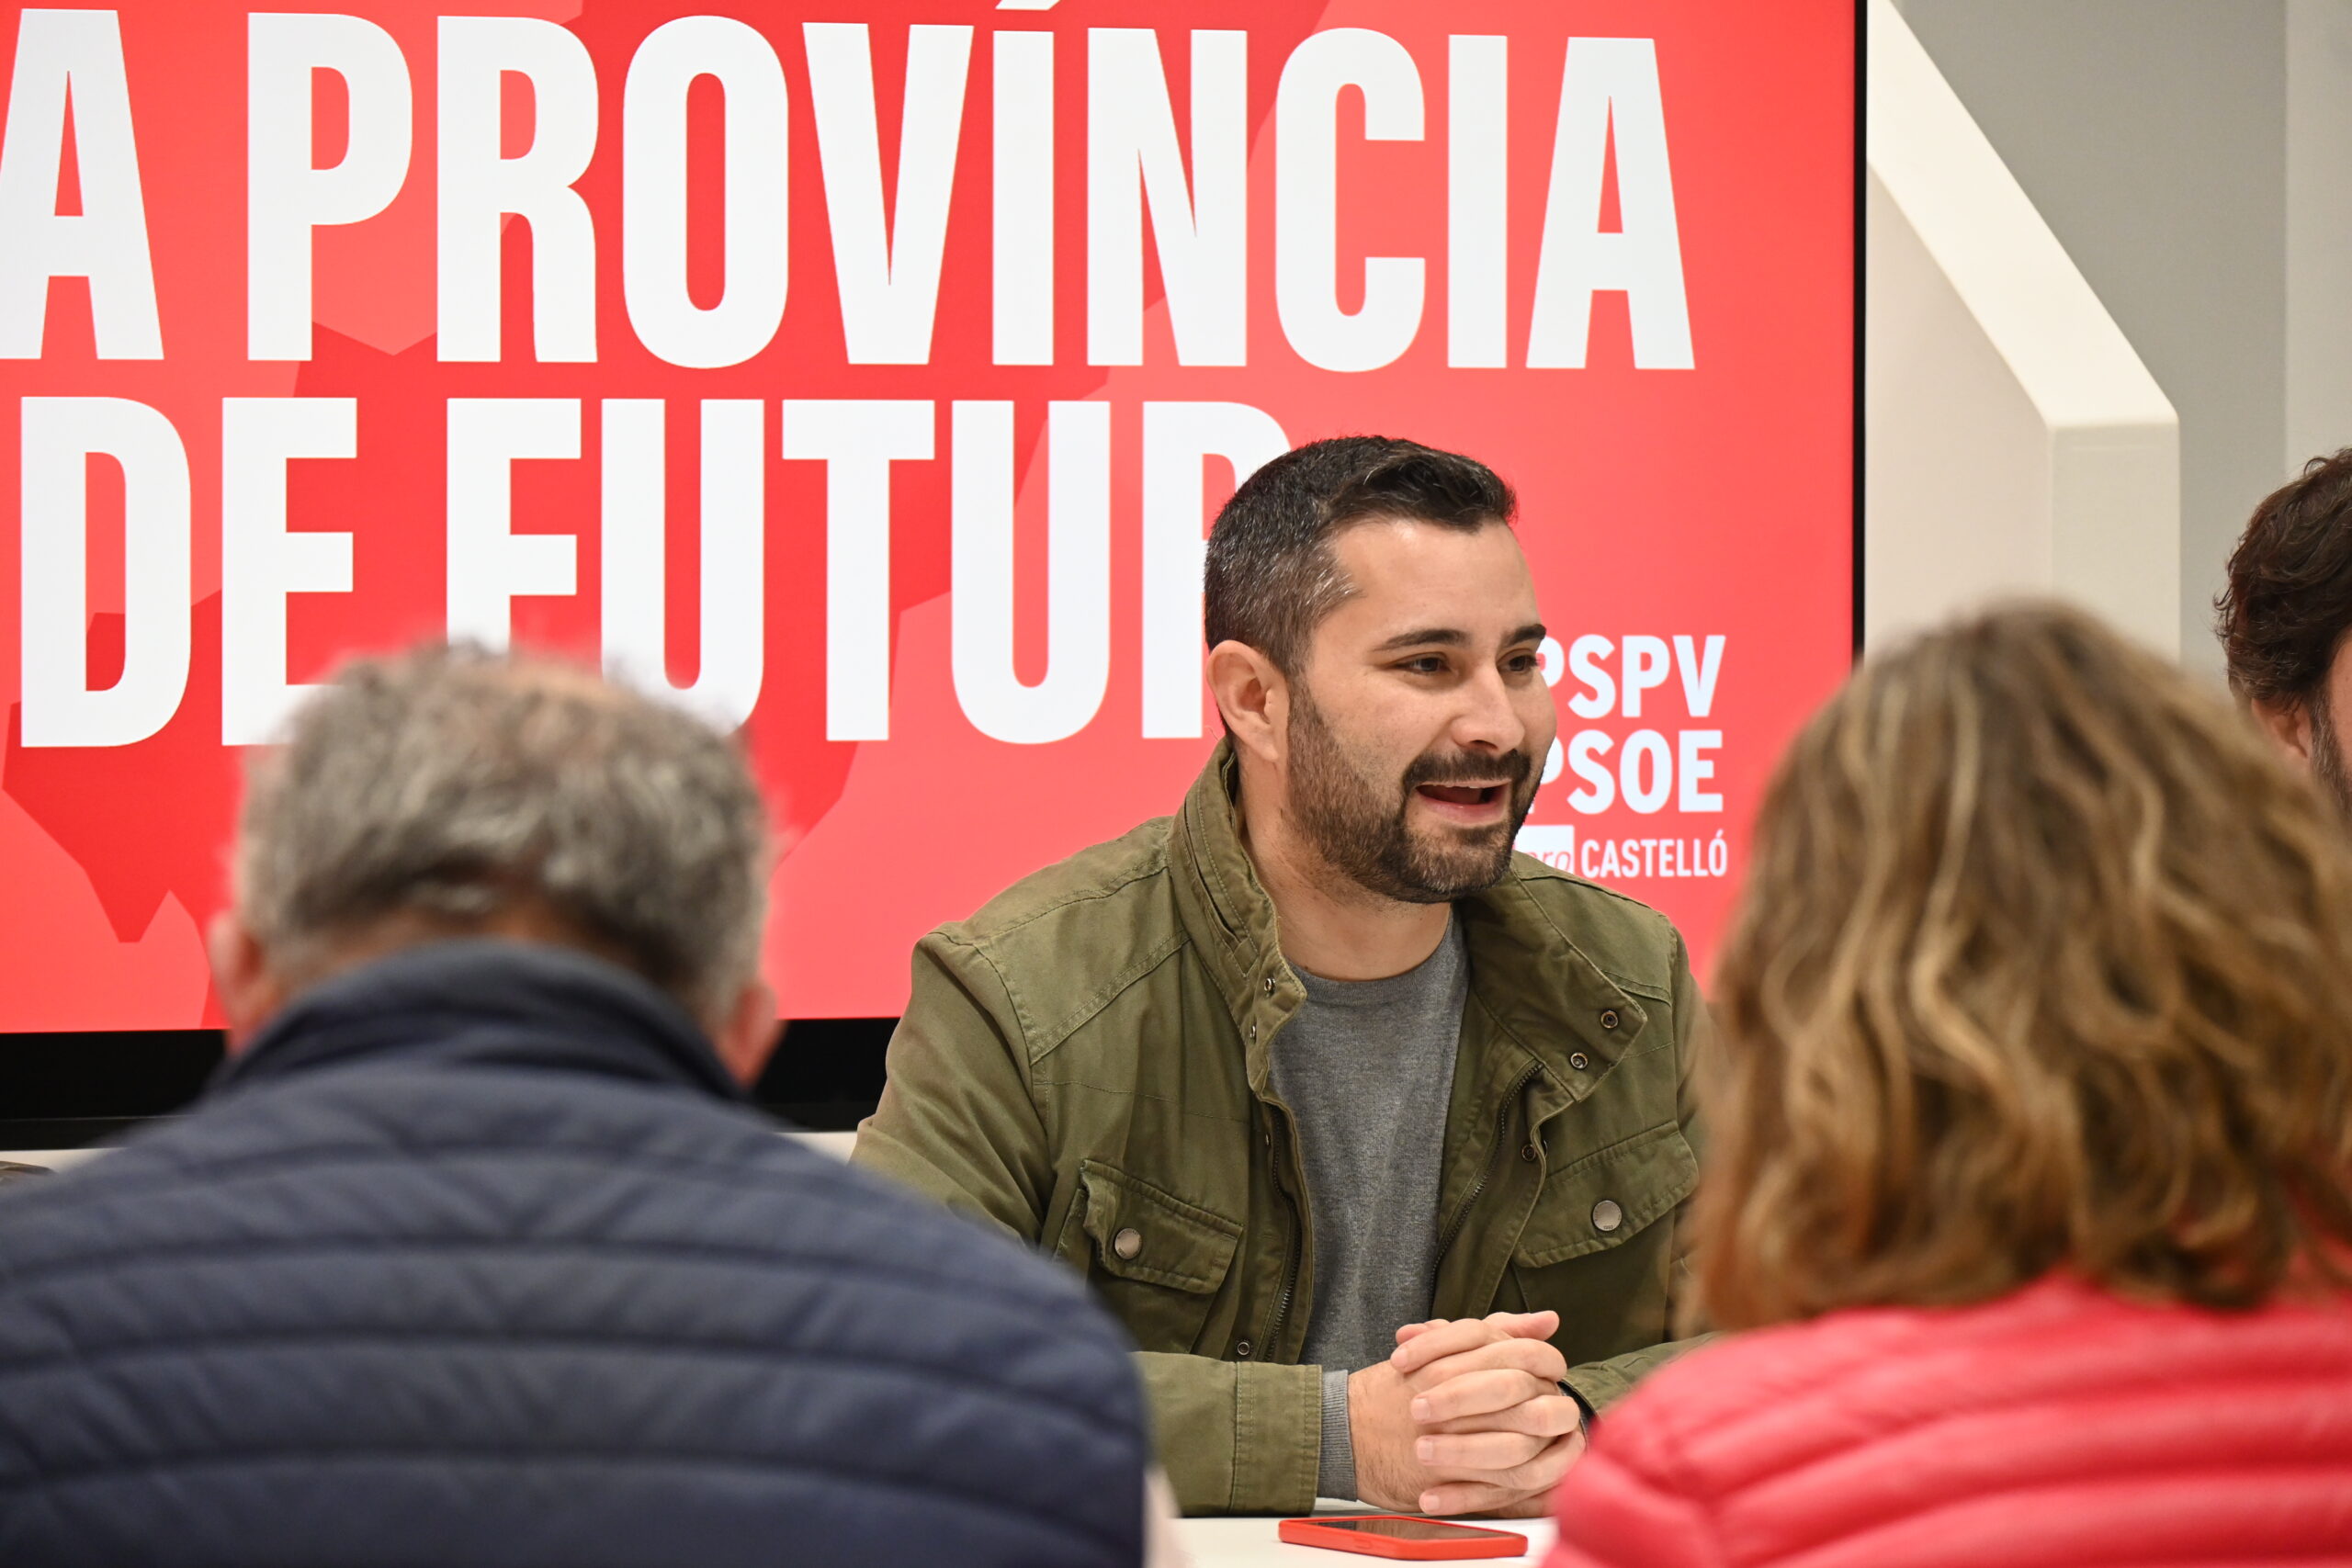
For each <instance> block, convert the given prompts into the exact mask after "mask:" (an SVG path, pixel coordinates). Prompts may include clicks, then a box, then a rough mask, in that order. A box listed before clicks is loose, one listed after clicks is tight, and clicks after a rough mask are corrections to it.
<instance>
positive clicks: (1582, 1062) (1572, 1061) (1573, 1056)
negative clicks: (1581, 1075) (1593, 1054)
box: [1568, 1051, 1592, 1072]
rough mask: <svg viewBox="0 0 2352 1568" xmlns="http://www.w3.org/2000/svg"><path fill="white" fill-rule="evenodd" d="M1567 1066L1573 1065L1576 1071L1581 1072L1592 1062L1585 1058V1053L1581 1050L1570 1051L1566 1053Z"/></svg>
mask: <svg viewBox="0 0 2352 1568" xmlns="http://www.w3.org/2000/svg"><path fill="white" fill-rule="evenodd" d="M1568 1066H1572V1067H1574V1068H1575V1069H1576V1070H1577V1071H1578V1072H1582V1071H1584V1070H1585V1069H1586V1068H1587V1067H1589V1066H1592V1064H1591V1063H1590V1062H1589V1061H1588V1060H1586V1059H1585V1054H1584V1053H1583V1052H1581V1051H1571V1052H1570V1053H1568Z"/></svg>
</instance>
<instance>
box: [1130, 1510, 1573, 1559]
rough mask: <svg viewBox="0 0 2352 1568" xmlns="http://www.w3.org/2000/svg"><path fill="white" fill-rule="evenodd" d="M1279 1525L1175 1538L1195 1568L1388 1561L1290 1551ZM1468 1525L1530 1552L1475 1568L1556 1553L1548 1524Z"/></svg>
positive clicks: (1196, 1527)
mask: <svg viewBox="0 0 2352 1568" xmlns="http://www.w3.org/2000/svg"><path fill="white" fill-rule="evenodd" d="M1275 1523H1276V1521H1275V1520H1273V1519H1270V1518H1266V1519H1182V1520H1179V1521H1178V1522H1177V1525H1176V1537H1177V1539H1178V1540H1181V1541H1182V1543H1183V1546H1184V1550H1185V1551H1188V1552H1190V1553H1191V1554H1192V1558H1193V1568H1277V1565H1280V1568H1350V1565H1351V1564H1354V1563H1366V1564H1369V1563H1374V1562H1383V1561H1385V1559H1382V1558H1378V1557H1365V1556H1362V1555H1360V1554H1358V1553H1356V1552H1352V1551H1325V1550H1324V1549H1322V1548H1320V1547H1314V1546H1286V1545H1284V1544H1283V1542H1281V1541H1279V1540H1275V1539H1274V1525H1275ZM1464 1523H1465V1524H1473V1525H1480V1526H1484V1527H1487V1528H1488V1529H1499V1530H1510V1531H1511V1532H1512V1533H1514V1534H1517V1535H1523V1536H1525V1537H1526V1538H1527V1544H1528V1545H1529V1547H1530V1548H1532V1550H1531V1551H1529V1552H1528V1554H1527V1555H1526V1556H1524V1557H1485V1558H1474V1559H1472V1561H1474V1562H1488V1563H1493V1564H1495V1565H1496V1568H1510V1565H1511V1564H1515V1563H1516V1564H1523V1565H1526V1568H1532V1565H1533V1564H1535V1563H1538V1562H1543V1561H1544V1553H1545V1552H1547V1551H1550V1550H1551V1549H1552V1521H1551V1520H1549V1519H1466V1520H1464Z"/></svg>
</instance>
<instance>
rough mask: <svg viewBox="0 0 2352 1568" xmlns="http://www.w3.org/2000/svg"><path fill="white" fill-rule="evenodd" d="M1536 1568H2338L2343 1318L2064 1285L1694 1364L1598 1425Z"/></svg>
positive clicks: (1791, 1337) (2347, 1469) (1888, 1314)
mask: <svg viewBox="0 0 2352 1568" xmlns="http://www.w3.org/2000/svg"><path fill="white" fill-rule="evenodd" d="M1555 1511H1556V1512H1557V1514H1558V1516H1559V1520H1560V1536H1559V1542H1560V1543H1559V1545H1558V1547H1557V1548H1555V1551H1553V1553H1552V1556H1551V1558H1550V1560H1549V1562H1547V1564H1546V1568H1601V1565H1603V1564H1608V1565H1619V1564H1622V1565H1625V1568H1633V1565H1635V1564H1639V1565H1640V1568H1734V1565H1737V1568H1749V1565H1753V1564H1788V1565H1791V1568H1795V1565H1798V1564H1802V1565H1803V1568H1929V1565H1933V1568H1982V1565H1987V1564H2000V1565H2002V1568H2060V1565H2064V1568H2075V1565H2079V1564H2090V1563H2098V1564H2123V1563H2163V1564H2165V1565H2167V1568H2187V1565H2189V1564H2221V1563H2225V1562H2226V1563H2233V1564H2234V1563H2253V1562H2286V1561H2288V1560H2293V1561H2295V1562H2302V1563H2312V1562H2335V1563H2352V1303H2329V1304H2315V1305H2294V1306H2286V1305H2279V1306H2273V1307H2270V1308H2267V1309H2265V1310H2263V1311H2261V1312H2256V1313H2251V1314H2223V1313H2211V1312H2200V1311H2196V1310H2192V1309H2189V1308H2186V1307H2178V1306H2143V1305H2135V1304H2131V1303H2125V1302H2122V1301H2119V1300H2117V1299H2116V1298H2115V1297H2113V1296H2110V1295H2107V1294H2105V1293H2103V1292H2098V1291H2094V1290H2091V1289H2089V1288H2087V1287H2086V1286H2083V1285H2081V1284H2078V1283H2075V1282H2071V1281H2060V1280H2045V1281H2043V1282H2042V1283H2041V1284H2038V1285H2035V1286H2032V1287H2031V1288H2030V1289H2027V1290H2025V1291H2021V1292H2018V1293H2017V1294H2015V1295H2012V1296H2007V1297H2004V1298H2002V1299H2000V1300H1998V1301H1995V1302H1990V1303H1985V1304H1984V1305H1981V1306H1974V1307H1960V1308H1944V1309H1933V1310H1930V1309H1919V1308H1883V1309H1873V1310H1870V1311H1854V1312H1843V1313H1836V1314H1831V1315H1829V1316H1827V1317H1824V1318H1821V1319H1818V1320H1817V1321H1815V1322H1812V1323H1807V1324H1802V1325H1794V1326H1791V1327H1785V1328H1775V1329H1769V1330H1765V1331H1763V1332H1760V1333H1757V1334H1751V1335H1748V1336H1746V1337H1741V1338H1736V1339H1733V1340H1730V1341H1727V1342H1725V1343H1723V1344H1720V1345H1717V1346H1714V1347H1713V1348H1708V1349H1705V1350H1702V1351H1700V1352H1698V1353H1696V1354H1694V1355H1692V1356H1691V1357H1689V1358H1688V1359H1684V1360H1682V1361H1679V1362H1678V1363H1676V1364H1675V1365H1674V1366H1672V1367H1669V1368H1668V1369H1666V1370H1665V1371H1661V1372H1658V1373H1657V1374H1656V1375H1655V1376H1653V1377H1652V1378H1651V1379H1650V1380H1649V1381H1648V1382H1646V1383H1645V1384H1644V1385H1643V1387H1642V1389H1641V1391H1640V1392H1639V1393H1636V1394H1634V1396H1633V1397H1632V1398H1630V1399H1629V1400H1627V1401H1626V1402H1625V1403H1624V1404H1621V1405H1619V1406H1618V1407H1617V1408H1616V1409H1614V1410H1612V1411H1611V1412H1610V1413H1609V1415H1608V1416H1605V1417H1604V1418H1603V1419H1602V1421H1601V1423H1600V1433H1599V1435H1598V1437H1597V1439H1596V1441H1595V1443H1594V1447H1593V1450H1592V1452H1591V1453H1590V1454H1589V1455H1588V1456H1587V1457H1586V1459H1585V1460H1584V1461H1582V1462H1581V1463H1580V1464H1578V1465H1577V1468H1576V1469H1575V1470H1574V1471H1572V1472H1569V1475H1568V1478H1567V1480H1566V1481H1565V1482H1563V1483H1561V1486H1560V1490H1559V1492H1558V1494H1557V1495H1556V1499H1555Z"/></svg>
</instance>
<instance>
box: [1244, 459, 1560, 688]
mask: <svg viewBox="0 0 2352 1568" xmlns="http://www.w3.org/2000/svg"><path fill="white" fill-rule="evenodd" d="M1518 511H1519V501H1518V498H1517V497H1515V496H1513V495H1512V494H1511V491H1510V486H1509V485H1507V484H1505V483H1504V482H1503V481H1502V480H1501V479H1498V477H1496V474H1495V471H1494V470H1493V469H1492V468H1488V467H1487V465H1486V464H1484V463H1481V462H1479V461H1478V460H1477V459H1476V458H1475V457H1463V456H1461V455H1460V454H1459V453H1455V452H1441V451H1439V450H1438V449H1437V448H1435V447H1433V446H1422V445H1421V444H1420V443H1419V442H1417V441H1400V440H1397V439H1394V438H1392V437H1389V436H1385V435H1341V436H1335V437H1333V438H1332V439H1330V440H1329V441H1310V442H1308V443H1307V444H1306V446H1300V447H1297V448H1295V449H1294V450H1292V451H1289V452H1285V453H1283V455H1282V456H1281V457H1277V458H1275V459H1274V460H1273V461H1272V462H1271V463H1268V464H1267V465H1266V466H1265V467H1264V468H1260V469H1259V470H1258V471H1257V472H1256V473H1254V474H1252V475H1250V478H1249V479H1247V480H1246V481H1244V482H1243V484H1242V485H1241V488H1240V489H1238V490H1237V491H1234V492H1233V499H1232V500H1231V501H1228V502H1226V503H1225V510H1224V511H1222V512H1220V513H1217V514H1216V526H1215V527H1213V528H1211V529H1210V530H1209V549H1208V567H1207V571H1206V573H1205V576H1204V584H1203V597H1204V608H1205V609H1206V611H1207V622H1208V625H1207V631H1208V644H1209V646H1210V647H1211V648H1215V647H1216V645H1217V644H1218V643H1221V642H1227V641H1232V642H1241V643H1247V644H1249V645H1250V647H1251V648H1254V649H1257V650H1258V651H1259V652H1261V653H1262V654H1264V655H1265V656H1266V657H1267V658H1269V659H1271V660H1273V661H1274V667H1275V668H1276V669H1278V670H1280V671H1282V672H1283V674H1285V675H1290V674H1295V673H1296V672H1297V670H1298V665H1299V661H1300V660H1301V659H1302V658H1304V656H1305V654H1306V643H1307V639H1308V637H1311V636H1312V635H1313V634H1314V631H1315V628H1316V626H1318V625H1320V624H1321V622H1322V620H1323V617H1324V616H1326V615H1329V614H1330V613H1331V611H1332V610H1333V609H1335V608H1337V607H1338V605H1339V604H1340V602H1341V601H1343V600H1345V599H1346V598H1347V597H1348V596H1349V595H1350V594H1351V593H1352V592H1354V588H1353V587H1352V585H1351V584H1350V583H1349V581H1348V580H1347V578H1346V576H1345V574H1343V573H1342V572H1341V571H1340V568H1339V563H1338V562H1337V561H1336V560H1334V559H1333V558H1332V555H1331V540H1332V537H1333V536H1335V535H1337V534H1339V533H1340V530H1342V529H1344V528H1348V527H1351V526H1353V525H1356V524H1358V523H1369V522H1373V521H1375V520H1382V519H1391V520H1396V521H1400V522H1401V521H1405V520H1407V519H1410V520H1413V521H1417V522H1422V523H1435V524H1438V525H1441V526H1442V527H1447V528H1459V529H1462V530H1463V531H1464V532H1469V531H1472V530H1475V529H1478V528H1483V527H1485V526H1486V525H1488V524H1489V523H1500V524H1504V525H1509V524H1510V521H1511V519H1512V518H1513V516H1515V515H1516V514H1517V513H1518Z"/></svg>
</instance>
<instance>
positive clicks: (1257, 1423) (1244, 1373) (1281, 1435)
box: [1231, 1361, 1352, 1514]
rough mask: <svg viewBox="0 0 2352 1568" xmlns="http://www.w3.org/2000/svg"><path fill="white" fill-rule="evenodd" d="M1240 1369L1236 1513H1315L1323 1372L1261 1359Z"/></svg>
mask: <svg viewBox="0 0 2352 1568" xmlns="http://www.w3.org/2000/svg"><path fill="white" fill-rule="evenodd" d="M1234 1371H1235V1372H1236V1373H1237V1374H1238V1375H1237V1376H1236V1377H1235V1379H1234V1382H1233V1502H1232V1504H1231V1511H1232V1512H1234V1513H1237V1514H1310V1513H1313V1512H1314V1511H1315V1483H1316V1480H1317V1472H1318V1471H1319V1470H1320V1468H1321V1465H1322V1452H1323V1370H1322V1369H1321V1368H1320V1367H1285V1366H1272V1365H1268V1364H1266V1363H1265V1362H1262V1361H1261V1362H1256V1363H1244V1364H1242V1365H1240V1366H1238V1367H1236V1368H1235V1369H1234ZM1351 1468H1352V1466H1351Z"/></svg>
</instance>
